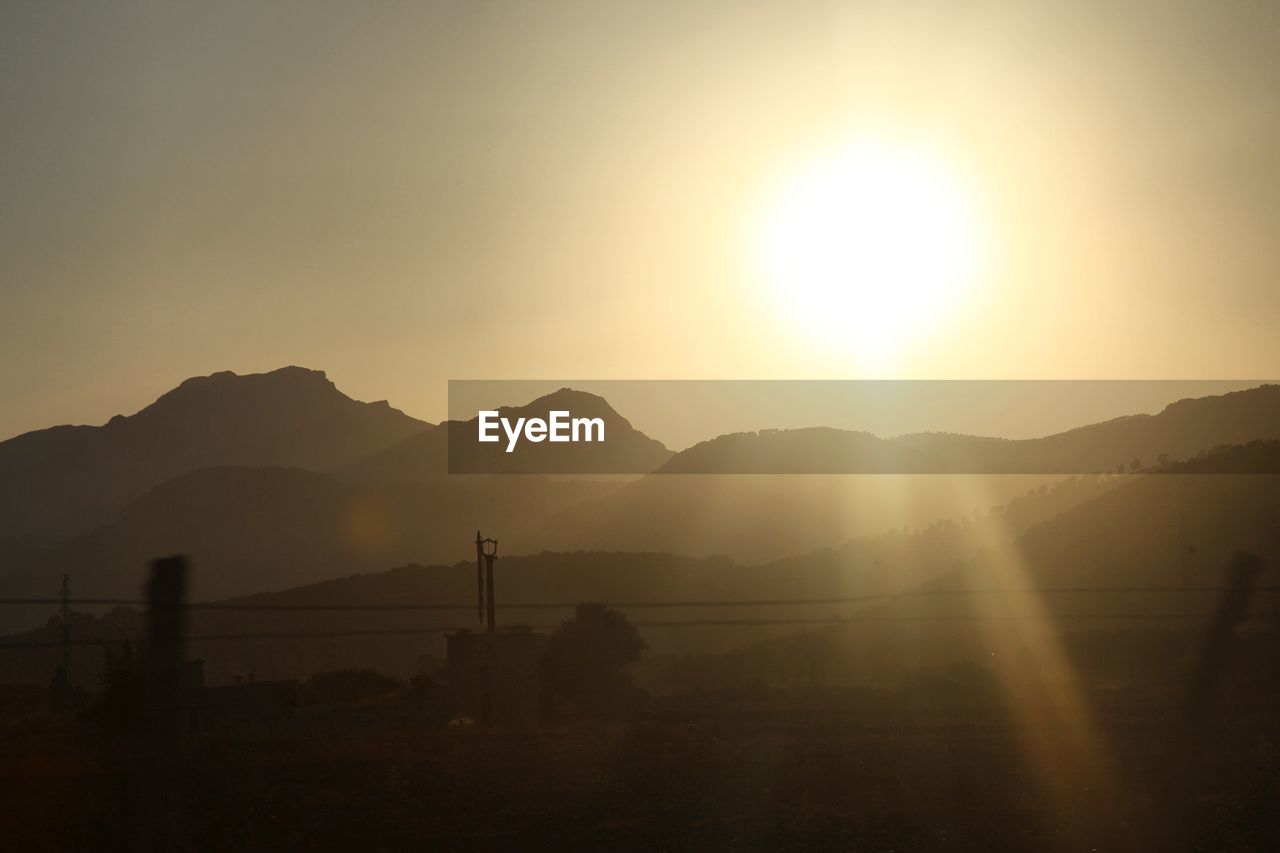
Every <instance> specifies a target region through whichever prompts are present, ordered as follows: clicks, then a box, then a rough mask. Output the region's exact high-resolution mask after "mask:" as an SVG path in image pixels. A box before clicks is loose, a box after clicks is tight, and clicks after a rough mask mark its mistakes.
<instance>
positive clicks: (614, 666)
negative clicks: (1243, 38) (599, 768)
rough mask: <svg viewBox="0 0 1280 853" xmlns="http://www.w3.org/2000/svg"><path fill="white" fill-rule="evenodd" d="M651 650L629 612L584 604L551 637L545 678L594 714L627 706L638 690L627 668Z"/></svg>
mask: <svg viewBox="0 0 1280 853" xmlns="http://www.w3.org/2000/svg"><path fill="white" fill-rule="evenodd" d="M645 648H646V645H645V641H644V640H643V639H642V638H641V637H640V634H639V632H638V631H637V630H636V627H635V626H634V625H632V624H631V622H630V621H629V620H628V619H627V617H626V616H624V615H622V614H621V613H619V612H618V611H616V610H612V609H610V608H608V607H605V606H604V605H603V604H579V605H578V607H577V610H576V611H575V613H574V615H573V618H572V619H569V620H567V621H565V622H564V623H562V624H561V625H560V627H559V628H557V629H556V631H555V633H554V634H552V635H551V639H550V641H549V642H548V643H547V648H546V651H545V652H544V653H543V659H542V668H543V676H544V678H545V679H546V683H547V686H548V688H549V689H550V691H551V693H552V694H553V695H554V696H558V697H561V698H564V699H569V700H572V701H573V702H575V703H577V705H578V706H579V707H580V708H581V709H582V710H584V711H587V712H588V713H593V714H600V715H609V714H616V713H619V712H621V711H623V710H625V709H626V707H627V705H628V703H629V701H630V699H631V698H632V696H633V694H634V691H633V689H632V686H631V674H630V673H629V672H628V671H627V668H628V667H630V666H631V665H632V664H633V663H635V662H636V661H638V660H639V659H640V655H641V654H643V653H644V650H645Z"/></svg>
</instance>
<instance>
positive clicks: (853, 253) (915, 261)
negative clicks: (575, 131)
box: [752, 139, 982, 368]
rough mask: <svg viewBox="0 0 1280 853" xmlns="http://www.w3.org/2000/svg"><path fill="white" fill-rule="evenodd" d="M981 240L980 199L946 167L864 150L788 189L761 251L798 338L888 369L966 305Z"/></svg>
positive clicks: (841, 155)
mask: <svg viewBox="0 0 1280 853" xmlns="http://www.w3.org/2000/svg"><path fill="white" fill-rule="evenodd" d="M979 231H980V229H979V217H978V215H977V212H976V210H975V208H974V204H973V201H972V198H971V195H970V193H969V192H968V190H967V188H966V187H965V186H964V185H963V184H962V182H961V181H960V180H958V178H957V177H956V174H955V172H954V170H951V169H948V168H947V165H946V164H945V163H944V162H942V161H941V160H939V159H938V158H936V157H932V156H930V155H929V154H928V153H927V152H926V151H925V150H924V149H922V148H919V147H913V146H910V145H906V144H892V143H889V142H886V141H883V140H875V139H858V140H853V141H850V142H847V143H845V144H843V145H841V146H840V147H839V148H837V149H835V150H834V151H829V152H827V153H825V154H823V155H821V156H818V157H814V158H811V159H810V160H809V161H808V162H807V163H806V164H805V165H804V166H803V167H802V168H800V169H798V170H796V171H795V172H794V173H792V174H791V175H790V176H789V177H788V178H787V179H786V180H784V181H783V182H782V185H781V187H780V188H779V189H778V190H777V191H776V192H775V193H774V196H773V198H772V199H771V200H769V201H768V202H767V203H766V204H765V205H764V208H763V215H762V216H761V217H760V220H759V222H758V224H757V230H756V233H755V234H754V235H753V241H752V242H753V244H754V247H755V251H756V253H757V254H758V258H757V266H758V268H759V272H760V274H761V278H762V280H763V281H764V283H765V287H766V289H767V292H768V295H769V296H770V298H771V300H772V302H773V303H775V305H776V307H777V309H778V310H779V311H780V312H782V313H784V314H786V315H787V316H789V317H790V319H791V321H792V322H793V323H794V324H795V328H796V329H797V331H798V332H799V333H800V334H801V335H803V336H805V337H806V338H809V339H811V340H812V341H813V342H815V343H818V344H822V345H824V346H830V347H832V348H834V349H836V350H838V351H841V352H843V353H845V354H847V355H848V356H852V357H854V358H855V359H856V360H858V361H859V362H860V363H861V364H862V365H863V366H865V367H869V368H878V367H886V366H888V365H890V364H891V363H892V362H893V361H894V359H895V358H896V357H897V356H898V355H899V354H900V353H901V352H902V350H903V349H904V348H906V347H907V346H909V345H911V344H913V343H916V342H918V341H919V340H920V339H922V338H923V337H924V336H926V335H927V334H928V333H929V332H930V331H932V330H934V329H936V328H937V325H938V323H939V322H940V321H942V320H943V319H944V318H946V317H947V316H948V315H949V314H951V313H952V312H953V311H954V310H955V309H956V307H957V306H958V304H960V303H962V302H963V300H964V298H965V296H966V294H967V293H968V291H969V290H970V289H971V287H972V285H973V282H974V280H975V278H976V277H977V274H978V271H979V266H980V261H981V256H982V240H981V235H980V233H979Z"/></svg>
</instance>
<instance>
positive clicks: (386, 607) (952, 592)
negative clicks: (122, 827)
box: [0, 585, 1280, 612]
mask: <svg viewBox="0 0 1280 853" xmlns="http://www.w3.org/2000/svg"><path fill="white" fill-rule="evenodd" d="M1221 591H1222V588H1221V587H1217V586H1199V587H1184V586H1121V587H1071V586H1067V587H990V588H967V589H917V590H909V591H906V592H896V593H879V594H865V595H849V596H837V597H826V598H775V599H757V598H752V599H707V600H701V601H698V600H695V601H660V600H659V601H615V602H603V603H605V604H607V605H608V606H610V607H614V608H617V609H623V610H625V609H633V610H640V609H676V608H691V607H694V608H697V607H804V606H813V605H830V604H861V603H870V602H877V601H893V600H898V599H909V598H931V597H946V596H979V595H1010V596H1013V595H1092V594H1108V595H1135V594H1152V593H1156V594H1173V593H1203V594H1212V593H1220V592H1221ZM1257 591H1258V592H1267V593H1276V592H1280V585H1276V586H1260V587H1257ZM61 603H62V599H60V598H0V605H6V604H8V605H56V604H61ZM74 603H76V604H81V605H117V606H136V607H145V606H146V605H147V602H146V601H145V600H142V599H121V598H78V599H75V600H74ZM182 606H183V607H185V608H187V609H189V610H209V611H217V610H227V611H267V612H289V611H332V612H344V611H395V610H422V611H431V610H439V611H451V610H461V611H469V610H472V609H474V608H475V604H473V603H467V604H459V603H451V602H449V603H445V602H373V603H366V604H350V603H325V602H322V603H318V604H260V603H254V602H235V601H193V602H189V603H187V604H184V605H182ZM497 606H498V607H499V609H503V610H572V609H573V608H574V607H576V606H577V603H576V602H566V601H554V602H517V603H512V604H500V605H497Z"/></svg>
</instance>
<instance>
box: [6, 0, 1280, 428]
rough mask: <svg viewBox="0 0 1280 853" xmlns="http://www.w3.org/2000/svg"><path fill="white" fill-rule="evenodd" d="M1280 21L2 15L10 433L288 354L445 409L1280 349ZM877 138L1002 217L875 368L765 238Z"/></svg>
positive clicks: (1180, 374) (1263, 371) (1001, 15)
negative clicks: (781, 274)
mask: <svg viewBox="0 0 1280 853" xmlns="http://www.w3.org/2000/svg"><path fill="white" fill-rule="evenodd" d="M1278 42H1280V7H1276V6H1275V5H1272V4H1263V3H1244V2H1238V3H1227V4H1207V3H1198V2H1159V3H1157V2H1135V3H1126V4H1121V5H1119V6H1117V5H1115V4H1097V3H1052V4H1050V3H1023V4H1017V5H1016V7H1015V6H1014V5H1012V4H1007V3H955V2H936V3H912V4H903V3H809V2H794V3H786V4H767V5H766V4H743V3H728V2H706V3H697V4H681V3H655V2H644V3H610V4H598V3H589V2H582V3H539V4H536V5H535V4H528V5H525V4H487V3H430V4H428V3H421V4H400V5H396V4H352V3H319V2H306V3H302V2H293V3H290V2H277V3H271V4H257V3H220V4H216V5H206V6H195V5H190V6H186V5H184V6H181V7H180V6H179V5H177V4H160V3H154V4H144V3H123V2H122V3H113V4H98V5H83V4H79V5H57V4H34V3H10V4H5V5H4V6H3V8H2V9H0V138H2V139H3V153H4V156H3V157H0V179H2V180H3V185H4V187H5V192H4V193H3V196H0V300H2V302H0V304H2V305H3V310H0V355H2V356H3V358H0V392H2V393H3V396H4V399H5V401H6V403H5V405H4V406H3V407H0V436H8V435H13V434H16V433H19V432H22V431H25V430H28V429H34V428H38V427H42V426H46V425H49V424H53V423H63V422H77V423H80V422H93V423H97V422H102V421H104V420H106V419H107V418H108V417H110V416H111V415H113V414H116V413H119V412H132V411H135V410H137V409H139V408H141V407H142V406H144V405H145V404H147V403H148V402H150V401H151V400H152V399H154V398H155V396H156V395H157V394H158V393H159V392H160V391H162V390H164V389H167V388H169V387H172V386H173V385H175V384H176V383H177V382H178V381H180V380H182V379H183V378H186V377H188V376H193V375H201V374H208V373H211V372H214V371H218V370H227V369H229V370H234V371H236V372H239V373H248V372H254V371H259V370H269V369H272V368H274V367H278V366H280V365H282V364H304V365H307V366H309V367H315V368H320V369H324V370H327V371H328V372H329V375H330V376H331V377H332V378H333V379H334V380H335V381H336V382H337V383H338V385H339V387H341V388H343V389H344V390H346V391H348V392H349V393H351V394H353V395H354V396H356V397H359V398H361V399H370V400H372V399H381V398H387V399H390V400H392V401H393V403H394V404H395V405H397V406H400V407H401V408H404V409H405V410H406V411H409V412H410V413H411V414H414V415H416V416H419V417H423V418H426V419H429V420H438V419H440V418H443V417H444V416H445V414H446V411H445V408H446V385H445V380H446V379H448V378H522V377H526V378H548V377H555V376H580V375H582V374H583V372H584V370H583V365H584V364H586V365H590V372H591V374H592V376H593V378H599V379H611V378H837V377H839V378H844V377H866V376H871V377H883V378H899V377H901V378H970V379H972V378H999V377H1018V378H1183V379H1196V378H1217V377H1224V376H1225V377H1242V378H1243V377H1262V376H1267V375H1274V374H1275V373H1276V372H1277V371H1276V370H1275V367H1276V366H1277V361H1278V359H1277V356H1278V355H1280V345H1278V344H1277V343H1276V341H1277V340H1280V335H1277V328H1276V319H1277V314H1278V313H1280V289H1277V288H1276V287H1275V282H1276V280H1277V275H1278V274H1280V248H1277V244H1276V243H1275V241H1274V239H1273V235H1274V233H1275V232H1276V230H1277V226H1278V225H1280V222H1277V219H1280V216H1278V215H1277V209H1276V201H1275V200H1276V198H1278V197H1280V194H1278V191H1280V185H1278V183H1277V182H1278V181H1280V170H1277V169H1275V168H1274V156H1275V154H1274V152H1275V151H1276V150H1280V97H1277V95H1278V94H1280V93H1278V92H1277V85H1278V83H1280V52H1277V51H1276V50H1275V49H1274V48H1275V45H1276V44H1277V43H1278ZM852 138H870V139H874V140H877V141H878V143H879V144H882V145H886V146H889V147H890V148H893V147H894V146H909V147H911V148H913V149H919V150H923V151H927V152H929V155H930V157H932V158H934V159H936V161H937V162H939V163H943V164H945V168H946V169H947V170H948V174H951V175H954V176H955V177H956V179H957V180H958V181H960V182H962V183H963V185H964V186H965V187H966V192H967V193H969V196H968V201H969V203H970V204H971V206H972V208H973V209H974V210H975V211H977V213H976V214H975V216H976V217H979V218H980V220H981V222H980V225H981V228H982V232H983V234H984V235H985V237H984V241H985V242H984V245H985V247H986V261H985V263H984V265H983V268H982V270H981V273H980V277H979V280H977V281H975V282H973V283H972V285H971V286H970V287H969V288H968V289H967V290H966V293H965V297H964V299H962V300H959V301H957V302H956V304H954V305H951V306H949V308H948V313H947V314H946V316H945V317H943V318H940V319H939V321H938V322H935V323H932V324H930V326H929V331H928V334H922V335H919V336H916V337H904V338H903V340H901V341H900V345H899V346H895V347H894V349H893V352H892V353H891V354H890V355H889V356H888V357H887V358H884V359H881V360H878V361H876V362H868V361H867V360H866V359H864V358H862V357H861V355H860V354H859V352H858V350H857V349H856V348H842V347H839V346H833V340H832V337H833V336H832V333H831V332H830V331H828V332H826V333H824V334H822V335H817V334H814V333H813V332H814V330H813V329H812V328H810V327H809V326H808V325H807V323H806V322H805V320H804V317H803V315H800V316H796V315H793V314H786V313H785V312H779V311H778V310H777V305H776V297H777V293H776V288H773V289H771V286H770V285H768V284H767V283H765V282H762V281H761V275H760V270H759V269H758V264H757V263H756V262H755V260H754V258H755V255H756V253H755V251H754V250H755V247H754V246H753V245H752V241H753V239H754V238H753V234H754V231H753V227H754V223H756V222H757V221H758V220H759V218H760V217H761V216H762V215H763V209H764V208H765V207H767V206H768V204H769V199H770V198H771V197H773V195H774V194H775V193H776V191H777V187H778V186H779V184H780V183H785V182H786V181H787V180H788V176H789V175H792V174H793V173H795V171H796V170H797V169H800V168H802V164H804V163H805V162H807V160H808V158H810V157H812V156H813V154H814V152H815V151H821V150H824V149H827V148H830V147H832V146H835V147H839V146H840V145H842V144H843V140H846V139H852ZM921 250H922V251H928V250H929V246H927V245H925V246H922V247H921ZM863 319H864V320H865V318H863ZM836 328H837V330H838V325H837V327H836ZM504 402H511V401H504Z"/></svg>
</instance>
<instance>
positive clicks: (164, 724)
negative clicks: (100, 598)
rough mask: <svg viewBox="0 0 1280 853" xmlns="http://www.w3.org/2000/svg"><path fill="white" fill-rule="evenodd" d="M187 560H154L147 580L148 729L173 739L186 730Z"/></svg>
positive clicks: (146, 695) (145, 671) (146, 679)
mask: <svg viewBox="0 0 1280 853" xmlns="http://www.w3.org/2000/svg"><path fill="white" fill-rule="evenodd" d="M186 590H187V560H186V558H185V557H181V556H177V557H165V558H163V559H160V560H155V561H153V562H152V563H151V577H150V579H149V580H148V581H147V647H146V650H145V660H144V664H143V665H144V667H145V669H144V673H145V674H144V678H145V686H144V690H145V698H146V714H147V728H148V730H149V731H150V732H151V733H152V734H155V735H162V736H167V737H171V738H176V737H178V736H179V735H180V734H181V732H182V688H183V682H182V674H183V661H184V660H185V646H186V610H185V607H184V604H185V601H184V598H185V596H186Z"/></svg>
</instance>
